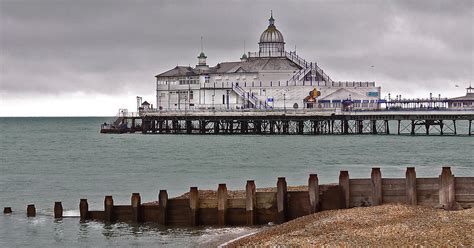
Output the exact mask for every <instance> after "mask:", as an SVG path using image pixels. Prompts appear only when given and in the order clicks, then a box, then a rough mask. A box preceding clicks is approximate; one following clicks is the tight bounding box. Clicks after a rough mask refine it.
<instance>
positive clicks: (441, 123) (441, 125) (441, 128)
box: [439, 120, 444, 135]
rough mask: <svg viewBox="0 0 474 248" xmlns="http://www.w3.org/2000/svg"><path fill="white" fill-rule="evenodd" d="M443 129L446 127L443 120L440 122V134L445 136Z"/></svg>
mask: <svg viewBox="0 0 474 248" xmlns="http://www.w3.org/2000/svg"><path fill="white" fill-rule="evenodd" d="M443 127H444V124H443V120H439V132H440V134H441V135H443Z"/></svg>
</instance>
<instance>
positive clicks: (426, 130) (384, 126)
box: [129, 110, 474, 136]
mask: <svg viewBox="0 0 474 248" xmlns="http://www.w3.org/2000/svg"><path fill="white" fill-rule="evenodd" d="M130 119H131V123H132V126H131V127H130V128H129V131H130V132H141V133H143V134H234V135H235V134H244V135H252V134H255V135H278V134H280V135H292V134H296V135H333V134H334V135H335V134H339V135H349V134H398V135H469V136H471V135H472V134H473V133H474V132H473V131H474V130H473V128H472V122H473V119H474V110H470V111H362V112H330V111H325V112H322V111H314V110H311V111H308V110H304V111H303V110H301V111H296V110H291V111H229V112H222V111H215V112H207V111H205V112H204V111H190V112H172V111H163V112H141V113H140V117H130ZM137 119H138V121H137Z"/></svg>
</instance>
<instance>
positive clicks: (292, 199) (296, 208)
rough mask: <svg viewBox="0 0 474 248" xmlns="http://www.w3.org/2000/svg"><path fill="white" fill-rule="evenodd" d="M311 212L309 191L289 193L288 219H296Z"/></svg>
mask: <svg viewBox="0 0 474 248" xmlns="http://www.w3.org/2000/svg"><path fill="white" fill-rule="evenodd" d="M310 212H311V210H310V205H309V193H308V191H299V192H296V191H292V192H288V219H290V220H292V219H296V218H298V217H301V216H304V215H308V214H310Z"/></svg>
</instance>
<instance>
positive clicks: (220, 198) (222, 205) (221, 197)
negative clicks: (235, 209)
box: [217, 183, 227, 226]
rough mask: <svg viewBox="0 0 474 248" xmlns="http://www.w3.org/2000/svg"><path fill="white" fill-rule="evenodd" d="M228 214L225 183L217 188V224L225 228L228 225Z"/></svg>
mask: <svg viewBox="0 0 474 248" xmlns="http://www.w3.org/2000/svg"><path fill="white" fill-rule="evenodd" d="M226 214H227V186H226V184H225V183H221V184H219V187H218V188H217V224H218V225H219V226H224V225H225V224H226Z"/></svg>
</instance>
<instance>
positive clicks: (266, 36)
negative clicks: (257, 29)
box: [260, 14, 285, 43]
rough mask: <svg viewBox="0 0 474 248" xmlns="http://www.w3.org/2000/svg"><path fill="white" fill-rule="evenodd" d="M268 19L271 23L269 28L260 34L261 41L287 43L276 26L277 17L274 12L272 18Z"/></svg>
mask: <svg viewBox="0 0 474 248" xmlns="http://www.w3.org/2000/svg"><path fill="white" fill-rule="evenodd" d="M268 21H269V23H270V24H269V25H268V28H267V29H266V30H265V31H263V33H262V35H260V43H268V42H271V43H275V42H277V43H285V41H284V39H283V35H282V34H281V32H280V31H278V29H277V28H276V27H275V19H273V14H272V15H271V17H270V19H268Z"/></svg>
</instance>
